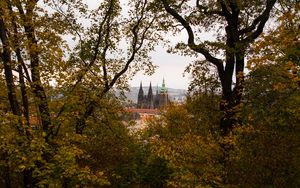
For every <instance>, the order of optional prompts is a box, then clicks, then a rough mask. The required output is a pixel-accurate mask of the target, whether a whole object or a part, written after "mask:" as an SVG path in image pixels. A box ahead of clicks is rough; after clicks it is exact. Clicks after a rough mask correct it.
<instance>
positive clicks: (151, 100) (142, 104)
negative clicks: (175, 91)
mask: <svg viewBox="0 0 300 188" xmlns="http://www.w3.org/2000/svg"><path fill="white" fill-rule="evenodd" d="M168 103H169V96H168V90H167V88H166V85H165V79H163V83H162V87H161V88H160V90H158V87H157V90H156V95H153V91H152V86H151V82H150V86H149V90H148V94H147V95H144V91H143V87H142V82H141V84H140V89H139V94H138V102H137V108H143V109H156V108H161V107H163V106H165V105H167V104H168Z"/></svg>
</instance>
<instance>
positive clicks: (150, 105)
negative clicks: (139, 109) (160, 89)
mask: <svg viewBox="0 0 300 188" xmlns="http://www.w3.org/2000/svg"><path fill="white" fill-rule="evenodd" d="M147 102H148V106H147V107H148V108H149V109H153V108H154V106H153V92H152V86H151V82H150V86H149V90H148V97H147Z"/></svg>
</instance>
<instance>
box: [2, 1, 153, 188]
mask: <svg viewBox="0 0 300 188" xmlns="http://www.w3.org/2000/svg"><path fill="white" fill-rule="evenodd" d="M146 2H147V1H132V2H130V3H128V6H127V7H128V12H126V13H127V14H128V16H123V14H125V13H123V12H122V14H121V11H122V9H121V6H120V2H119V1H117V0H111V1H102V2H101V3H99V7H97V8H96V9H94V10H90V9H88V8H87V6H86V5H85V4H84V3H82V1H59V0H58V1H44V2H43V3H41V2H39V1H35V0H29V1H19V0H16V1H11V0H5V1H1V2H0V5H1V6H0V12H1V17H0V34H1V35H0V39H1V40H0V41H1V43H0V53H1V63H3V65H4V74H5V83H4V82H1V84H2V85H1V88H3V87H4V84H6V89H5V90H3V91H5V92H7V99H9V105H10V108H6V107H4V106H5V105H6V104H3V103H1V112H0V113H1V129H0V134H1V141H3V142H1V145H0V148H1V153H0V155H1V162H0V167H1V174H2V173H4V174H5V175H3V177H6V179H5V180H4V183H5V184H6V186H7V187H17V186H24V187H35V186H44V185H50V186H55V187H60V186H65V187H67V186H77V185H80V186H100V185H104V184H107V183H108V182H107V180H106V178H105V175H103V170H101V169H96V170H95V169H91V168H89V167H83V166H81V165H80V163H79V162H78V159H82V158H85V152H87V150H85V149H81V148H80V145H81V144H82V143H83V142H84V141H85V139H84V136H80V135H74V134H73V131H74V129H71V128H70V127H75V128H76V133H80V134H82V133H83V129H84V128H85V127H86V125H87V124H86V121H87V120H88V118H89V117H90V116H91V115H92V114H93V113H94V112H95V110H96V109H97V107H99V106H101V100H103V99H104V98H107V99H108V100H110V99H111V98H110V97H111V96H110V95H111V94H110V92H111V93H113V91H111V90H113V89H114V88H115V87H118V88H119V89H122V90H124V88H126V84H127V80H128V79H129V78H130V77H131V76H132V75H134V74H135V73H136V72H137V71H139V70H141V69H144V70H146V71H149V72H152V71H153V67H152V65H151V61H150V59H149V58H148V55H147V54H148V53H149V52H150V51H151V50H152V49H153V47H154V45H155V44H156V42H157V40H155V39H157V38H156V37H157V35H156V34H155V32H153V23H154V21H155V19H154V18H155V16H154V15H153V14H152V13H150V12H149V11H148V5H147V3H146ZM45 7H47V8H45ZM123 11H124V12H125V10H123ZM83 15H85V16H84V18H85V19H89V20H90V25H89V26H85V27H84V26H82V25H81V23H80V21H79V17H80V16H83ZM66 35H69V36H70V35H71V36H72V37H74V38H76V37H77V39H78V40H75V39H74V41H75V42H78V45H77V46H76V47H75V48H70V47H69V46H68V45H67V42H66V41H65V37H66ZM125 44H128V45H127V47H124V45H125ZM1 70H2V67H1ZM125 73H127V74H125ZM17 79H18V81H19V83H18V82H17ZM1 80H2V78H1ZM17 86H19V87H17ZM1 102H2V100H1ZM7 109H9V111H8V112H6V111H5V110H7ZM2 110H3V111H2ZM11 114H13V115H11ZM2 115H3V116H2ZM74 119H75V121H74ZM2 120H3V121H2ZM94 121H95V120H92V122H94ZM89 123H90V122H89ZM119 123H121V122H119ZM7 133H9V134H7ZM124 134H125V133H124ZM70 135H71V136H70ZM88 136H90V135H88ZM2 159H3V160H2ZM21 174H22V175H23V176H20V175H21ZM21 177H22V178H21ZM1 180H2V179H1ZM14 180H15V181H14ZM14 182H15V183H14Z"/></svg>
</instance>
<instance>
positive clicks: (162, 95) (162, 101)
mask: <svg viewBox="0 0 300 188" xmlns="http://www.w3.org/2000/svg"><path fill="white" fill-rule="evenodd" d="M168 102H169V97H168V89H167V88H166V83H165V78H163V83H162V86H161V88H160V91H159V108H161V107H163V106H165V105H166V104H168Z"/></svg>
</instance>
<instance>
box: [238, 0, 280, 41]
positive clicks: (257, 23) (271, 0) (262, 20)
mask: <svg viewBox="0 0 300 188" xmlns="http://www.w3.org/2000/svg"><path fill="white" fill-rule="evenodd" d="M275 3H276V0H268V1H267V5H266V8H265V10H264V12H263V13H262V14H261V15H259V16H258V17H257V18H256V19H254V21H253V22H252V24H251V25H250V26H249V27H246V28H244V29H241V30H240V31H239V35H243V34H246V33H249V32H251V31H253V30H255V28H256V30H255V31H253V32H252V33H251V34H250V35H249V36H248V37H247V38H245V39H244V40H243V42H247V43H249V42H251V41H253V40H255V39H256V38H257V37H258V36H259V35H260V34H261V33H262V32H263V29H264V26H265V24H266V22H267V21H268V19H269V17H270V12H271V10H272V8H273V7H274V5H275Z"/></svg>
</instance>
